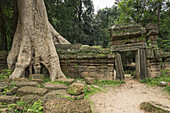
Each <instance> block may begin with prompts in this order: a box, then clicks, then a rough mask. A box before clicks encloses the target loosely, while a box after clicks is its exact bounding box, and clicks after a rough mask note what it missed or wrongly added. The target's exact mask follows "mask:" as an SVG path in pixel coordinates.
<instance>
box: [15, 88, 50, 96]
mask: <svg viewBox="0 0 170 113" xmlns="http://www.w3.org/2000/svg"><path fill="white" fill-rule="evenodd" d="M46 93H47V89H45V88H37V87H30V86H25V87H21V88H19V89H18V90H17V93H16V94H17V95H18V96H21V97H22V96H24V95H29V94H33V95H39V96H43V95H45V94H46Z"/></svg>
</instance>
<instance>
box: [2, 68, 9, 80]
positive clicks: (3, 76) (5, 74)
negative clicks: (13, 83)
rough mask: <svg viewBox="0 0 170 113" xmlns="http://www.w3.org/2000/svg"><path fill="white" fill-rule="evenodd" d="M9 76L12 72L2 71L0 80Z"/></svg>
mask: <svg viewBox="0 0 170 113" xmlns="http://www.w3.org/2000/svg"><path fill="white" fill-rule="evenodd" d="M11 74H12V71H11V70H9V69H4V70H2V73H1V74H0V80H5V79H8V78H9V76H10V75H11Z"/></svg>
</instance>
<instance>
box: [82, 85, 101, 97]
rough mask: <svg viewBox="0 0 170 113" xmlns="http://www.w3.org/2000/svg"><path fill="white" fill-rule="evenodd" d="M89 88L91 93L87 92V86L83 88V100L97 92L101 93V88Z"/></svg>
mask: <svg viewBox="0 0 170 113" xmlns="http://www.w3.org/2000/svg"><path fill="white" fill-rule="evenodd" d="M90 87H91V91H87V85H85V88H84V95H85V96H84V99H87V98H88V97H89V96H90V95H93V94H95V93H97V92H99V91H102V87H94V86H90Z"/></svg>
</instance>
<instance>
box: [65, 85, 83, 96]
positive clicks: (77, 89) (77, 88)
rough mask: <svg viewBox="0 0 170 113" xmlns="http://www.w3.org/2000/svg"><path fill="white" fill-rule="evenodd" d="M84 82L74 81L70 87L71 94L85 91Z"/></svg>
mask: <svg viewBox="0 0 170 113" xmlns="http://www.w3.org/2000/svg"><path fill="white" fill-rule="evenodd" d="M84 86H85V85H84V84H82V83H76V82H75V83H73V84H71V85H70V86H69V88H68V93H69V94H71V95H79V94H82V93H83V92H84Z"/></svg>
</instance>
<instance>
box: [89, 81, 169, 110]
mask: <svg viewBox="0 0 170 113" xmlns="http://www.w3.org/2000/svg"><path fill="white" fill-rule="evenodd" d="M169 97H170V96H168V95H166V94H165V93H164V92H162V88H160V87H149V86H147V85H145V84H141V83H139V82H137V81H135V80H130V79H129V80H126V84H123V85H121V86H118V87H117V88H108V91H107V92H100V93H97V94H95V95H93V96H91V97H90V100H91V101H92V102H93V105H92V109H93V111H94V112H95V113H145V112H144V111H142V110H140V109H139V105H140V104H141V103H142V102H149V101H154V102H157V103H160V104H162V105H164V106H168V107H170V100H168V98H169Z"/></svg>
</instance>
